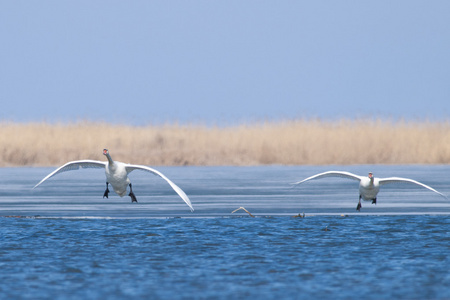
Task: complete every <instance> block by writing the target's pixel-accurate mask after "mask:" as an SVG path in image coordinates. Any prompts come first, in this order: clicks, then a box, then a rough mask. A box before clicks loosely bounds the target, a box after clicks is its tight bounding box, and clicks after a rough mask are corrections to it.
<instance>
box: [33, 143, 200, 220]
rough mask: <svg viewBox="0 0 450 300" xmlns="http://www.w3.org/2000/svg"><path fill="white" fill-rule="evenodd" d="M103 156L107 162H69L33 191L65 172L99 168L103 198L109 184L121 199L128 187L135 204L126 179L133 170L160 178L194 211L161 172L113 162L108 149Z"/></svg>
mask: <svg viewBox="0 0 450 300" xmlns="http://www.w3.org/2000/svg"><path fill="white" fill-rule="evenodd" d="M103 155H105V156H106V158H107V159H108V161H106V162H103V161H97V160H77V161H71V162H68V163H66V164H65V165H63V166H61V167H59V168H58V169H56V170H55V171H53V172H52V173H50V174H48V175H47V176H46V177H45V178H44V179H42V180H41V181H40V182H39V183H38V184H36V185H35V186H34V187H33V189H35V188H37V187H38V186H39V185H40V184H41V183H43V182H44V181H46V180H47V179H49V178H50V177H53V176H55V175H56V174H59V173H62V172H66V171H72V170H78V169H79V168H101V169H105V174H106V190H105V193H104V194H103V198H105V197H106V198H108V193H109V189H108V185H109V184H111V185H112V187H113V189H114V192H116V193H117V195H119V196H120V197H123V196H125V195H126V193H127V187H128V186H129V187H130V193H129V194H128V196H130V197H131V202H137V200H136V196H135V195H134V193H133V189H132V186H131V182H130V179H129V178H128V174H129V173H130V172H131V171H133V170H142V171H147V172H150V173H153V174H155V175H158V176H160V177H162V178H163V179H164V180H166V181H167V182H168V183H169V184H170V186H171V187H172V188H173V189H174V190H175V192H177V194H178V195H179V196H180V197H181V199H183V200H184V202H186V204H187V205H188V206H189V208H190V209H191V211H194V208H193V207H192V204H191V201H190V200H189V198H188V196H187V195H186V194H185V193H184V192H183V190H182V189H180V188H179V187H178V186H177V185H176V184H175V183H173V182H172V181H170V180H169V179H168V178H167V177H166V176H164V175H163V174H162V173H161V172H159V171H157V170H155V169H152V168H149V167H147V166H141V165H130V164H125V163H122V162H118V161H113V160H112V158H111V155H109V151H108V149H103Z"/></svg>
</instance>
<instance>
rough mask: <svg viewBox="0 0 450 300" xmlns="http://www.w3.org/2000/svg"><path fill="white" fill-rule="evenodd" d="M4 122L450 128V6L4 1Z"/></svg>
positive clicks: (0, 16) (0, 10)
mask: <svg viewBox="0 0 450 300" xmlns="http://www.w3.org/2000/svg"><path fill="white" fill-rule="evenodd" d="M0 50H1V53H0V103H1V105H0V120H7V121H21V122H22V121H23V122H28V121H42V120H46V121H50V122H53V121H58V122H59V121H77V120H80V119H82V120H84V119H87V120H94V121H95V120H99V121H106V122H114V123H115V122H118V123H128V124H133V125H144V124H159V123H163V122H169V123H171V122H179V123H192V122H193V123H207V124H234V123H240V122H252V121H259V120H282V119H295V118H305V119H309V118H321V119H325V120H328V119H330V120H333V119H339V118H350V119H354V118H364V117H367V118H373V117H376V118H378V117H380V118H386V119H398V118H405V119H408V120H416V119H421V120H423V119H431V120H448V119H450V118H449V116H450V1H447V0H444V1H438V0H436V1H434V0H433V1H415V0H405V1H401V0H400V1H391V0H389V1H356V0H355V1H299V0H296V1H241V0H239V1H209V0H208V1H184V0H183V1H151V0H146V1H109V0H108V1H102V0H100V1H91V0H89V1H60V0H55V1H20V0H19V1H1V2H0Z"/></svg>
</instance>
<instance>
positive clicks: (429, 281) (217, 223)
mask: <svg viewBox="0 0 450 300" xmlns="http://www.w3.org/2000/svg"><path fill="white" fill-rule="evenodd" d="M159 169H160V170H161V171H163V173H165V174H166V175H167V176H168V177H169V178H171V179H172V180H173V181H174V182H176V183H177V184H178V185H179V186H180V187H182V188H183V189H184V190H185V191H186V193H187V194H188V195H189V196H190V198H191V201H192V203H193V205H194V208H195V209H196V210H195V212H194V213H190V212H189V208H188V207H187V206H186V205H185V204H184V203H183V202H182V201H181V199H179V198H177V196H176V194H174V193H173V191H172V190H171V189H170V187H168V186H167V185H165V184H164V182H163V181H161V180H159V179H158V178H157V177H153V176H151V177H149V176H148V174H146V173H139V174H138V173H136V174H133V173H132V175H133V176H132V178H131V179H132V181H133V189H134V190H135V193H136V195H137V197H138V201H139V203H138V204H137V205H136V204H131V201H130V199H129V197H124V198H120V197H118V196H115V195H114V196H111V197H110V199H103V198H102V197H101V196H102V195H103V191H104V177H103V176H104V175H103V173H102V172H101V171H98V170H87V171H85V170H83V171H76V172H68V173H64V174H61V176H60V177H55V178H54V180H53V178H52V179H51V180H50V181H48V182H46V183H45V184H44V185H42V186H41V187H39V188H38V189H36V190H30V188H31V187H32V186H34V184H36V183H37V182H38V181H39V180H40V179H41V178H42V177H44V176H45V175H46V174H47V173H48V172H49V171H51V170H52V169H51V168H50V169H49V168H11V169H10V168H6V169H0V176H2V178H4V180H3V182H2V183H1V184H0V192H1V194H0V216H3V217H0V242H1V244H0V270H1V272H0V298H2V299H6V298H13V299H16V298H18V299H20V298H22V299H37V298H45V299H80V298H83V299H87V298H89V299H124V298H127V299H128V298H130V297H133V299H230V298H247V299H248V298H256V297H258V298H261V299H273V298H283V299H330V298H338V299H359V298H364V299H392V298H402V299H405V298H407V299H448V298H450V288H449V287H450V271H449V269H450V258H449V256H448V253H450V231H449V229H450V205H449V203H448V202H449V201H448V200H446V199H444V198H442V197H439V196H438V195H435V194H433V193H431V192H429V191H427V190H424V189H420V188H415V187H411V186H400V187H386V188H385V189H383V190H382V191H381V192H380V194H379V197H378V199H379V201H378V203H377V205H371V204H370V203H363V208H362V210H361V213H357V212H356V211H355V208H356V204H357V201H358V194H357V185H356V186H355V184H354V182H351V181H350V182H348V181H346V180H342V179H336V180H333V181H331V182H323V184H319V182H318V181H316V182H314V183H313V182H311V184H310V185H304V186H301V187H300V188H298V187H297V188H295V189H293V188H291V187H290V186H289V183H290V182H294V181H296V180H300V179H302V178H305V177H307V176H309V175H312V174H315V173H317V172H321V171H323V170H326V169H336V170H338V169H339V170H347V171H351V172H355V173H358V174H364V173H366V172H367V171H373V172H374V173H376V174H379V176H380V177H387V176H402V177H409V178H413V179H417V180H420V181H422V182H424V183H426V184H429V185H431V186H433V187H435V188H436V189H438V190H439V191H441V192H443V193H444V194H447V195H448V194H450V186H449V185H448V183H447V182H448V180H447V178H446V177H445V175H446V174H448V173H449V171H450V167H447V166H433V167H430V166H352V167H346V166H344V167H342V166H341V167H281V166H274V167H247V168H245V167H244V168H238V167H226V168H223V167H220V168H219V167H217V168H211V167H210V168H199V167H185V168H159ZM240 206H244V207H245V208H247V209H248V210H249V211H250V212H251V213H252V214H253V215H255V216H256V217H255V218H251V217H250V216H249V215H248V214H246V213H245V212H243V211H239V212H237V213H235V214H231V211H233V210H234V209H236V208H238V207H240ZM299 213H301V214H303V213H305V217H304V218H300V217H294V216H297V215H298V214H299Z"/></svg>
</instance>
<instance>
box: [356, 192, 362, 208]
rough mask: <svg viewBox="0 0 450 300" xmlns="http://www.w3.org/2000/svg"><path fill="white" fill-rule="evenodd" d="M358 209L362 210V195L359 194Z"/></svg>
mask: <svg viewBox="0 0 450 300" xmlns="http://www.w3.org/2000/svg"><path fill="white" fill-rule="evenodd" d="M356 210H357V211H360V210H361V195H359V202H358V205H357V206H356Z"/></svg>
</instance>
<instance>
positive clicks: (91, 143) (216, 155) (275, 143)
mask: <svg viewBox="0 0 450 300" xmlns="http://www.w3.org/2000/svg"><path fill="white" fill-rule="evenodd" d="M0 124H1V127H0V166H3V167H5V166H56V165H61V164H63V163H65V162H67V161H71V160H78V159H96V160H105V158H104V157H103V155H102V149H103V148H108V149H109V150H110V153H111V155H112V157H113V158H114V159H116V160H119V161H124V162H129V163H137V164H145V165H155V166H157V165H265V164H284V165H305V164H308V165H325V164H448V163H450V123H449V122H425V121H424V122H389V121H364V120H358V121H349V120H341V121H333V122H332V121H320V120H298V121H286V122H267V123H256V124H247V125H238V126H229V127H208V126H200V125H199V126H197V125H161V126H144V127H134V126H125V125H112V124H105V123H89V122H79V123H74V124H48V123H26V124H21V123H7V122H4V123H0Z"/></svg>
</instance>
